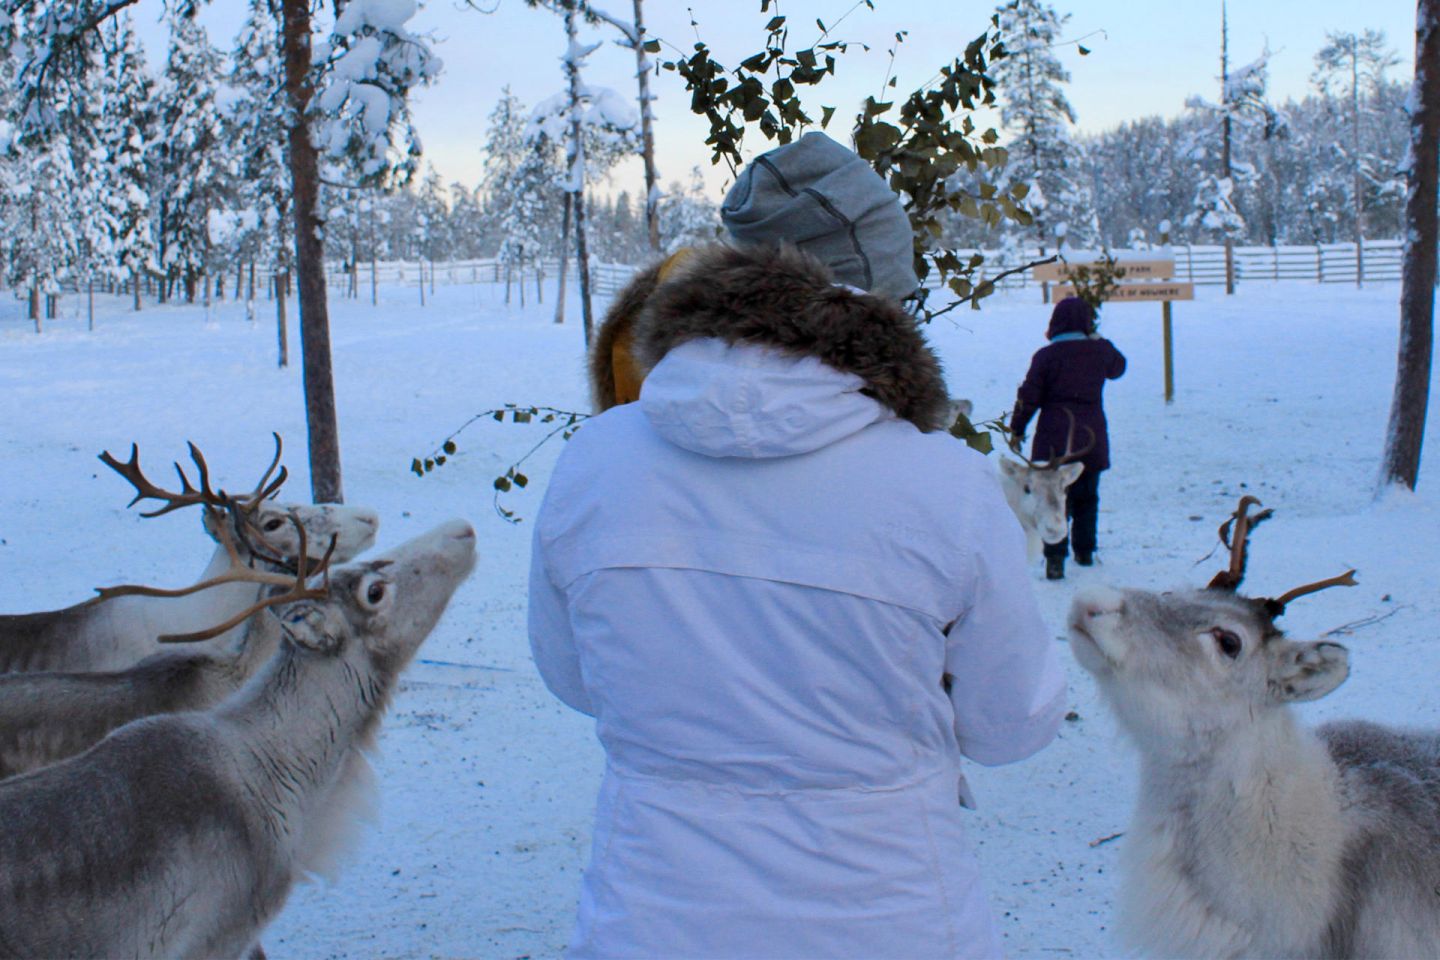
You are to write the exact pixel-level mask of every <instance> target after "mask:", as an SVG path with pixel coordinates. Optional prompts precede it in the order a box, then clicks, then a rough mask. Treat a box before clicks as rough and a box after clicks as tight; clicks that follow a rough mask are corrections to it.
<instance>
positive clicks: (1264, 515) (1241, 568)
mask: <svg viewBox="0 0 1440 960" xmlns="http://www.w3.org/2000/svg"><path fill="white" fill-rule="evenodd" d="M1258 506H1260V501H1259V500H1258V499H1257V498H1255V497H1252V496H1250V495H1249V494H1247V495H1245V496H1243V497H1241V498H1240V504H1239V506H1237V507H1236V508H1235V512H1234V513H1232V514H1230V516H1229V518H1228V519H1226V521H1225V522H1224V523H1222V524H1220V542H1221V543H1223V544H1224V545H1225V547H1226V549H1228V550H1229V551H1230V566H1229V568H1228V569H1225V570H1221V571H1220V572H1219V573H1217V574H1215V576H1214V577H1213V578H1211V580H1210V583H1209V584H1208V585H1207V586H1206V589H1209V590H1225V591H1227V592H1229V593H1234V592H1235V591H1236V590H1237V589H1239V587H1240V583H1241V581H1243V580H1244V579H1245V563H1246V561H1247V560H1248V559H1249V558H1248V557H1247V556H1246V553H1247V551H1248V549H1249V546H1250V531H1252V530H1254V529H1255V528H1256V527H1258V526H1259V525H1260V524H1261V523H1262V522H1263V521H1265V520H1268V519H1270V517H1271V515H1272V514H1274V512H1275V511H1274V510H1272V509H1265V510H1261V511H1260V512H1259V513H1257V514H1255V515H1254V516H1250V515H1249V514H1248V512H1249V510H1250V508H1251V507H1258ZM1232 528H1233V530H1234V535H1233V536H1232V535H1231V530H1232Z"/></svg>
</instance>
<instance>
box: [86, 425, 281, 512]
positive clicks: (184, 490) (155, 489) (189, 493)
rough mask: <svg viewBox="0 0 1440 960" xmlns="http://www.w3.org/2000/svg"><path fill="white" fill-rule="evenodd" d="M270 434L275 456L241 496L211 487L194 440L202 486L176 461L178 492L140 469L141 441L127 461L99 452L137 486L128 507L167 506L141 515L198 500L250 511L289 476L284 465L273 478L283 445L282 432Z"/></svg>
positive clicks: (192, 453) (193, 455) (193, 457)
mask: <svg viewBox="0 0 1440 960" xmlns="http://www.w3.org/2000/svg"><path fill="white" fill-rule="evenodd" d="M271 436H273V437H274V438H275V457H274V459H272V460H271V461H270V466H269V467H267V468H266V469H265V473H264V475H263V476H261V478H260V483H259V484H258V485H257V486H256V487H255V489H254V490H253V491H252V492H250V493H248V494H246V495H245V496H243V497H238V498H232V497H229V496H227V495H226V493H225V491H224V490H220V491H215V490H212V489H211V488H210V467H209V465H208V464H206V462H205V456H204V454H202V453H201V452H200V448H199V447H197V446H195V444H194V443H189V444H188V445H189V447H190V459H191V460H193V461H194V462H195V467H196V469H197V470H198V471H199V474H200V476H199V481H200V485H199V487H196V486H193V485H192V484H191V483H190V478H189V477H187V476H186V475H185V471H184V470H183V469H182V468H181V466H180V464H179V463H176V464H175V472H176V473H177V474H179V476H180V490H179V491H174V490H166V489H164V488H163V487H160V486H158V485H157V484H154V483H152V482H151V481H150V480H149V479H148V478H147V477H146V476H145V473H144V471H142V470H141V469H140V447H139V445H138V444H134V443H132V444H130V459H129V460H128V461H126V462H125V463H121V462H120V461H119V460H116V459H115V458H114V457H113V456H111V455H110V451H108V450H107V451H105V452H104V453H101V454H100V461H101V462H102V463H104V464H105V465H106V466H107V467H109V468H110V469H112V470H114V471H115V472H116V473H118V474H120V476H122V477H124V478H125V479H126V480H128V481H130V485H131V486H133V487H134V488H135V497H134V498H133V499H132V500H131V501H130V502H129V503H128V504H126V506H129V507H133V506H134V505H135V504H137V503H139V502H140V501H141V500H160V501H162V502H164V504H165V505H164V506H163V507H160V508H159V509H158V510H151V511H149V512H146V513H141V514H140V515H141V516H142V517H158V516H160V515H161V514H166V513H169V512H170V511H172V510H179V509H181V508H182V507H189V506H194V505H195V504H197V503H199V504H204V505H205V506H208V507H215V508H217V509H225V508H228V507H229V506H230V505H231V504H235V505H237V506H238V507H239V508H240V509H241V510H242V511H244V512H246V513H249V512H250V511H251V510H253V509H254V508H255V506H256V505H257V504H259V503H260V501H262V500H265V499H268V498H269V497H273V496H274V495H275V493H276V492H277V491H278V490H279V489H280V485H281V484H283V483H284V482H285V479H286V477H287V476H288V474H287V472H286V470H285V468H284V467H280V473H279V475H277V476H276V477H275V479H274V480H273V481H272V480H271V479H270V476H271V474H273V473H274V472H275V467H276V466H278V465H279V463H280V452H281V446H282V445H281V441H280V434H278V433H272V434H271Z"/></svg>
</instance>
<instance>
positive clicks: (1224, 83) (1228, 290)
mask: <svg viewBox="0 0 1440 960" xmlns="http://www.w3.org/2000/svg"><path fill="white" fill-rule="evenodd" d="M1220 106H1221V108H1222V109H1223V110H1224V111H1225V118H1224V119H1223V120H1222V121H1221V127H1222V128H1223V130H1224V139H1223V143H1222V147H1221V165H1222V166H1223V167H1224V168H1225V179H1226V180H1227V181H1228V182H1229V183H1230V196H1231V197H1232V198H1233V197H1234V196H1235V181H1234V179H1233V177H1234V175H1235V173H1234V169H1233V167H1232V165H1231V163H1230V18H1229V16H1228V14H1227V13H1226V9H1225V4H1223V3H1222V4H1220ZM1232 202H1233V200H1232ZM1234 293H1235V240H1234V239H1233V238H1232V237H1231V236H1230V229H1229V227H1226V229H1225V295H1226V296H1231V295H1233V294H1234Z"/></svg>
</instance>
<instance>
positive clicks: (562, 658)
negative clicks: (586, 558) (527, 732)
mask: <svg viewBox="0 0 1440 960" xmlns="http://www.w3.org/2000/svg"><path fill="white" fill-rule="evenodd" d="M529 627H530V654H531V656H532V657H533V658H534V659H535V666H536V667H537V668H538V669H539V671H540V678H541V679H542V680H544V681H545V686H547V687H549V688H550V692H551V693H553V694H555V696H557V697H559V698H560V700H562V701H563V702H564V703H565V704H566V705H568V706H570V707H573V708H574V709H576V710H579V711H580V712H581V713H584V714H588V715H590V716H592V717H593V716H594V715H595V710H594V708H593V707H591V705H590V695H589V694H588V693H586V692H585V681H584V679H583V678H582V677H581V675H580V655H579V653H578V652H577V651H576V650H575V635H574V633H573V632H572V631H571V628H570V611H569V609H568V607H567V605H566V602H565V593H564V591H562V590H561V589H560V588H559V587H557V586H555V583H554V581H553V580H551V579H550V574H549V571H547V570H546V568H545V557H544V551H543V548H542V546H541V543H540V525H539V523H538V522H537V523H536V525H535V536H534V537H532V538H531V541H530V610H529Z"/></svg>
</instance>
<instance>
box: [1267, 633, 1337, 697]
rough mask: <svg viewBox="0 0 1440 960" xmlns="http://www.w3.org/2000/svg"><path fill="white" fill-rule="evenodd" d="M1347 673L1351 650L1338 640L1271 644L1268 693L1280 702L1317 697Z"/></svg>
mask: <svg viewBox="0 0 1440 960" xmlns="http://www.w3.org/2000/svg"><path fill="white" fill-rule="evenodd" d="M1348 676H1350V651H1349V650H1346V649H1345V648H1344V647H1342V646H1341V645H1340V644H1338V643H1326V642H1325V641H1323V640H1322V641H1316V642H1315V643H1283V644H1278V645H1276V647H1275V648H1274V660H1273V661H1272V663H1271V665H1270V696H1271V697H1273V698H1274V699H1276V700H1279V701H1280V702H1282V703H1301V702H1304V701H1306V700H1319V699H1320V698H1321V697H1323V696H1325V695H1326V694H1327V693H1329V692H1330V691H1332V690H1334V689H1335V688H1336V687H1338V686H1340V684H1342V683H1344V682H1345V678H1346V677H1348Z"/></svg>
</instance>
